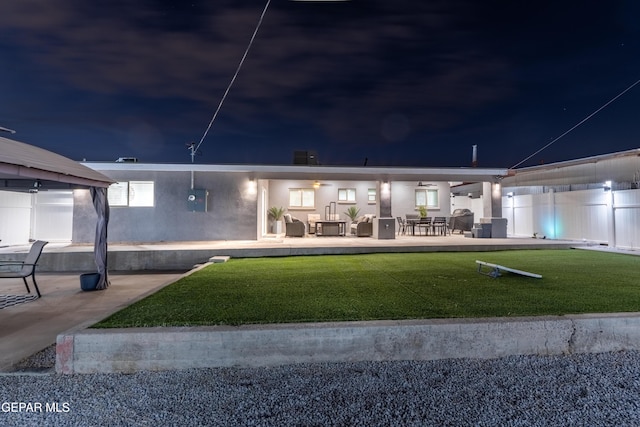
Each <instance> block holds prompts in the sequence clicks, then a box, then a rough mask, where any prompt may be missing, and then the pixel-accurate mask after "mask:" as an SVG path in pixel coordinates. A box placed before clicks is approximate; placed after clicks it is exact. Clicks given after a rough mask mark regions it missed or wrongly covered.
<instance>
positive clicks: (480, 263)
mask: <svg viewBox="0 0 640 427" xmlns="http://www.w3.org/2000/svg"><path fill="white" fill-rule="evenodd" d="M476 264H478V273H480V274H484V275H486V276H491V277H493V278H496V277H500V276H501V274H500V271H508V272H509V273H515V274H519V275H521V276H527V277H533V278H535V279H542V275H540V274H536V273H529V272H528V271H522V270H516V269H515V268H509V267H505V266H503V265H498V264H491V263H489V262H484V261H478V260H476ZM482 266H486V267H489V268H491V269H492V270H491V271H489V272H488V273H485V272H483V271H482Z"/></svg>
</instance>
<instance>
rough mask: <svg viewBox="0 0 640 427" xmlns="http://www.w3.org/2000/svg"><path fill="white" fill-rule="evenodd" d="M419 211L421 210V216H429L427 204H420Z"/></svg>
mask: <svg viewBox="0 0 640 427" xmlns="http://www.w3.org/2000/svg"><path fill="white" fill-rule="evenodd" d="M418 212H420V218H426V217H427V207H426V206H425V205H420V206H418Z"/></svg>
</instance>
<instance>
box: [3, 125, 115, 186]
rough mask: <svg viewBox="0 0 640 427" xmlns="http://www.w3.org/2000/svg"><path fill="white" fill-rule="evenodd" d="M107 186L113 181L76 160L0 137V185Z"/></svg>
mask: <svg viewBox="0 0 640 427" xmlns="http://www.w3.org/2000/svg"><path fill="white" fill-rule="evenodd" d="M36 182H38V186H37V187H41V188H42V189H54V188H86V187H108V186H109V185H110V184H111V183H113V182H114V181H113V180H112V179H111V178H109V177H107V176H105V175H103V174H102V173H100V172H97V171H95V170H93V169H91V168H88V167H86V166H84V165H82V164H80V163H78V162H76V161H74V160H71V159H69V158H67V157H64V156H61V155H59V154H56V153H53V152H51V151H48V150H45V149H43V148H39V147H36V146H33V145H29V144H25V143H23V142H19V141H15V140H12V139H8V138H3V137H0V189H6V190H20V189H25V188H27V187H31V188H33V186H34V184H35V183H36Z"/></svg>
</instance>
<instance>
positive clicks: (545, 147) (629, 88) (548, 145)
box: [510, 80, 640, 169]
mask: <svg viewBox="0 0 640 427" xmlns="http://www.w3.org/2000/svg"><path fill="white" fill-rule="evenodd" d="M638 83H640V80H637V81H636V82H635V83H634V84H632V85H631V86H629V87H628V88H626V89H625V90H623V91H622V92H620V93H619V94H617V95H616V96H614V97H613V98H612V99H611V100H609V102H607V103H606V104H604V105H603V106H602V107H600V108H598V109H597V110H596V111H594V112H593V113H591V114H589V115H588V116H587V117H585V118H584V119H582V120H581V121H580V122H578V123H577V124H576V125H574V126H573V127H572V128H571V129H569V130H568V131H566V132H564V133H563V134H562V135H560V136H559V137H557V138H555V139H553V140H552V141H551V142H550V143H548V144H547V145H545V146H544V147H542V148H541V149H539V150H538V151H536V152H535V153H533V154H532V155H530V156H528V157H526V158H525V159H524V160H522V161H520V162H518V163H516V164H515V165H513V166H511V168H510V169H514V168H516V167H518V166H520V165H521V164H523V163H524V162H526V161H527V160H529V159H530V158H532V157H533V156H535V155H536V154H538V153H540V152H541V151H542V150H545V149H547V148H548V147H550V146H551V145H552V144H553V143H555V142H556V141H558V140H559V139H560V138H562V137H563V136H565V135H566V134H568V133H569V132H571V131H572V130H574V129H575V128H577V127H578V126H580V125H581V124H583V123H584V122H586V121H587V120H589V119H590V118H591V117H593V116H595V115H596V114H598V113H599V112H600V111H601V110H603V109H604V108H606V107H607V106H608V105H609V104H611V103H612V102H613V101H615V100H616V99H618V98H620V97H621V96H622V95H624V94H625V93H627V92H628V91H630V90H631V89H633V87H634V86H635V85H637V84H638Z"/></svg>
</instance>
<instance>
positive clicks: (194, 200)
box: [187, 189, 209, 212]
mask: <svg viewBox="0 0 640 427" xmlns="http://www.w3.org/2000/svg"><path fill="white" fill-rule="evenodd" d="M208 195H209V192H208V191H207V190H202V189H193V190H189V195H188V196H187V208H188V209H189V210H190V211H191V212H206V211H207V196H208Z"/></svg>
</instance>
